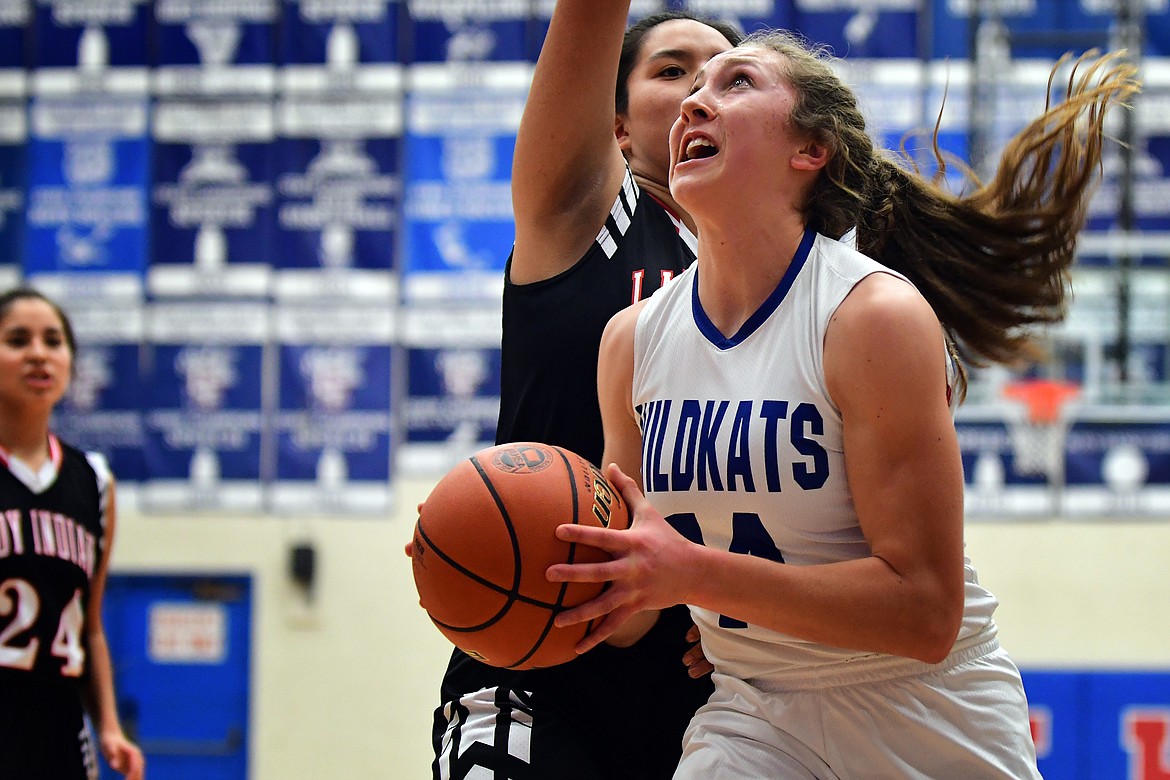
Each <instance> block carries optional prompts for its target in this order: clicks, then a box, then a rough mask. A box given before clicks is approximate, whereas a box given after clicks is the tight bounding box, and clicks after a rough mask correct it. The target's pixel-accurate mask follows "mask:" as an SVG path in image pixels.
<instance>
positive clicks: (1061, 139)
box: [744, 31, 1141, 365]
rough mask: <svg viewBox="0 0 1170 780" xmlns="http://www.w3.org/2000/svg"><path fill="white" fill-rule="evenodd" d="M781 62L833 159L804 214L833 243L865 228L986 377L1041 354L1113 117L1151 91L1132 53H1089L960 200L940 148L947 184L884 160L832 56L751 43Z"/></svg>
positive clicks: (796, 114) (863, 242) (779, 35)
mask: <svg viewBox="0 0 1170 780" xmlns="http://www.w3.org/2000/svg"><path fill="white" fill-rule="evenodd" d="M744 45H752V46H759V47H766V48H770V49H773V50H775V51H777V52H778V53H780V54H781V55H783V57H784V59H785V62H784V63H783V66H782V67H783V68H784V70H785V75H786V77H787V79H788V80H789V82H790V83H791V84H792V85H793V87H794V88H795V90H796V92H797V98H796V103H795V105H794V106H793V108H792V113H791V121H792V122H793V124H794V126H795V127H797V128H798V129H800V130H802V131H804V132H805V133H807V134H808V135H809V136H810V137H811V138H813V139H814V140H816V141H817V142H819V143H823V144H825V145H827V146H828V147H829V149H830V150H831V158H830V161H829V163H828V164H827V166H826V168H825V170H824V171H823V174H822V175H821V176H820V177H819V178H818V180H817V182H816V183H815V185H814V186H813V189H812V192H811V193H810V195H809V198H808V201H807V203H806V204H805V212H806V218H807V221H808V223H809V224H810V225H811V226H812V227H814V228H815V229H816V230H818V231H820V232H822V233H824V234H826V235H830V236H840V235H842V234H844V233H845V232H846V231H848V230H849V229H850V228H854V227H856V229H857V248H858V250H859V251H861V252H863V253H865V254H867V255H869V256H870V257H872V258H874V259H875V260H877V261H878V262H880V263H882V264H883V265H885V266H887V267H888V268H891V269H893V270H895V271H898V272H899V273H901V274H903V275H905V276H906V277H907V278H908V279H910V280H911V281H912V282H913V283H914V284H915V285H916V286H917V287H918V289H919V290H920V291H921V293H922V295H923V296H924V297H925V298H926V299H927V301H929V302H930V305H931V306H932V307H933V308H934V311H935V313H936V315H937V316H938V318H939V320H940V322H941V323H942V324H943V327H944V329H945V331H946V333H947V335H948V337H949V339H950V340H951V342H952V344H953V345H954V346H955V347H956V348H957V351H958V353H959V354H961V355H962V356H963V358H964V359H965V360H967V361H968V362H970V363H972V364H975V365H983V364H987V363H1005V364H1010V363H1014V362H1017V361H1019V360H1021V359H1034V358H1036V357H1037V356H1038V355H1039V352H1038V350H1036V349H1035V347H1034V343H1033V337H1034V331H1035V329H1034V328H1033V327H1032V326H1036V325H1043V324H1049V323H1054V322H1058V321H1059V320H1061V319H1063V317H1064V316H1065V314H1066V312H1067V303H1068V298H1069V288H1070V285H1069V267H1070V266H1071V265H1072V263H1073V261H1074V259H1075V255H1076V251H1075V250H1076V239H1077V234H1078V233H1079V232H1080V230H1081V229H1082V228H1083V227H1084V224H1085V218H1086V212H1087V209H1088V205H1089V199H1090V196H1091V195H1092V192H1093V189H1094V186H1095V184H1096V183H1097V181H1098V180H1099V173H1100V170H1101V156H1102V149H1103V146H1104V143H1105V140H1106V138H1107V136H1106V133H1105V128H1104V123H1105V116H1106V113H1107V111H1108V109H1109V108H1110V107H1111V106H1114V105H1119V104H1120V105H1128V100H1129V99H1130V98H1132V97H1133V96H1134V95H1135V94H1136V93H1138V92H1139V91H1140V89H1141V85H1140V81H1139V80H1138V78H1137V68H1136V67H1135V66H1134V65H1133V64H1132V63H1130V62H1128V61H1126V59H1125V52H1123V51H1116V52H1110V53H1107V54H1105V55H1101V56H1099V55H1098V53H1097V52H1088V53H1086V54H1084V55H1083V56H1081V57H1080V58H1079V59H1077V60H1076V61H1075V62H1074V63H1073V67H1072V68H1071V75H1069V76H1068V81H1067V85H1066V86H1065V88H1064V89H1063V99H1062V100H1061V101H1060V102H1058V103H1056V104H1053V103H1052V102H1051V95H1052V91H1053V83H1054V80H1055V79H1056V76H1057V74H1058V72H1060V71H1061V70H1062V69H1063V68H1065V67H1067V65H1068V62H1069V59H1070V58H1069V57H1068V56H1066V57H1064V58H1062V59H1061V60H1060V61H1059V62H1058V63H1057V64H1056V65H1055V66H1054V67H1053V69H1052V73H1051V75H1050V76H1049V90H1048V93H1049V96H1050V99H1049V102H1048V104H1047V105H1046V107H1045V111H1044V113H1043V114H1041V115H1040V116H1039V117H1038V118H1037V119H1035V120H1034V121H1032V122H1031V123H1030V124H1029V125H1028V126H1027V127H1025V128H1024V129H1023V130H1021V131H1020V132H1019V133H1017V134H1016V135H1015V136H1014V137H1013V138H1012V139H1011V140H1010V141H1009V142H1008V143H1007V145H1006V147H1005V148H1004V150H1003V153H1002V156H1001V157H1000V160H999V164H998V166H997V169H996V172H995V174H994V175H993V176H992V177H991V179H990V181H988V182H987V183H982V182H980V181H979V180H978V178H976V177H975V175H974V173H973V172H971V171H970V169H968V168H963V172H964V173H965V175H966V176H967V177H968V178H969V179H970V184H971V186H970V188H969V191H968V192H966V193H963V194H953V193H952V192H951V191H950V189H949V188H948V187H947V186H946V184H945V182H944V180H943V172H944V171H945V170H946V168H947V161H946V160H945V159H944V156H943V154H942V152H941V151H940V149H939V145H938V128H937V127H936V128H935V131H934V136H933V148H934V156H935V159H936V161H937V163H938V173H937V174H936V175H934V176H932V177H929V178H928V177H926V176H924V175H922V174H920V173H919V172H918V170H917V169H916V168H915V167H913V166H908V165H906V164H905V163H904V162H903V161H899V160H898V159H897V158H896V157H895V156H894V155H893V154H891V153H890V152H887V151H885V150H879V149H877V148H876V147H875V145H874V143H873V141H872V139H871V138H870V136H869V135H868V133H867V132H866V126H865V119H864V117H863V116H862V113H861V111H860V109H859V107H858V103H857V98H856V95H855V94H854V92H853V91H852V90H851V89H850V88H849V87H848V86H846V85H845V84H844V82H843V81H842V79H841V78H840V77H839V76H838V75H837V72H836V70H835V69H834V68H833V66H832V62H833V60H834V58H833V57H832V56H831V55H830V54H829V53H828V52H827V51H826V50H825V49H823V48H822V47H814V46H809V45H808V44H807V43H805V42H804V41H802V40H801V39H800V38H798V37H796V36H795V35H792V34H791V33H787V32H783V31H766V32H762V33H755V34H753V35H750V36H748V38H747V39H746V40H745V41H744Z"/></svg>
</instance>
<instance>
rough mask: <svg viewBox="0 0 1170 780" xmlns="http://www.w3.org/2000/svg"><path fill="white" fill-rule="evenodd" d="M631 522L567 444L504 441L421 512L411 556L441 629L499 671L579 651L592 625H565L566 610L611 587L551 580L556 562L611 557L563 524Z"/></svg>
mask: <svg viewBox="0 0 1170 780" xmlns="http://www.w3.org/2000/svg"><path fill="white" fill-rule="evenodd" d="M565 523H582V524H588V525H595V526H603V527H609V528H617V529H623V530H624V529H626V528H629V526H630V516H629V511H628V509H627V507H626V503H625V501H624V500H623V499H622V497H621V495H620V494H619V493H618V492H617V490H616V489H615V488H614V487H613V485H611V484H610V482H609V480H607V479H606V478H605V477H604V476H603V475H602V474H601V472H600V471H599V470H598V469H597V468H596V467H595V466H593V464H591V463H590V462H589V461H587V460H585V459H584V458H582V457H581V456H579V455H576V454H574V453H572V452H570V451H568V450H566V449H563V448H561V447H554V446H552V445H548V444H539V443H535V442H521V443H516V444H501V445H497V446H495V447H488V448H487V449H485V450H481V451H480V452H478V453H476V454H475V455H473V456H471V457H470V458H468V459H467V460H464V461H461V462H460V463H459V464H458V465H457V466H455V468H453V469H452V470H451V471H450V472H448V474H447V475H446V476H444V477H443V478H442V479H441V480H439V482H438V484H436V485H435V488H434V490H432V491H431V494H430V496H428V497H427V500H426V501H425V502H424V503H423V505H422V508H421V509H420V511H419V519H418V523H417V524H416V526H415V530H414V541H413V551H412V554H411V561H412V565H413V567H414V583H415V587H416V588H417V589H418V595H419V603H420V604H421V605H422V607H423V609H425V610H426V611H427V614H429V615H430V617H431V620H432V621H433V622H434V624H435V625H436V626H438V628H439V630H440V631H441V632H442V633H443V634H444V636H446V637H447V638H448V639H450V640H451V641H452V642H454V643H455V645H456V646H457V647H459V648H460V649H462V650H463V651H464V652H466V653H468V654H469V655H471V656H472V657H474V658H478V659H479V660H481V661H483V662H484V663H487V664H491V665H492V666H499V667H505V668H508V669H532V668H536V667H543V666H555V665H557V664H561V663H565V662H566V661H570V660H572V659H573V658H575V657H576V652H575V651H574V649H573V648H574V646H575V645H576V644H577V643H578V642H579V641H580V640H581V639H582V638H583V637H584V636H585V635H586V634H587V633H589V631H590V630H592V627H593V623H588V624H579V625H575V626H568V627H566V628H557V627H556V626H554V625H553V618H554V617H556V615H557V613H559V612H561V611H563V610H565V609H568V608H569V607H574V606H576V605H578V604H581V603H584V602H586V601H589V600H590V599H592V598H594V597H596V596H597V595H598V594H599V593H601V591H602V590H603V589H604V587H605V586H604V583H593V582H549V581H548V579H547V578H546V577H545V571H546V570H547V569H548V567H549V566H551V565H553V564H554V563H582V562H584V563H589V562H594V561H602V560H606V559H607V558H608V554H607V553H605V552H604V551H602V550H598V549H597V548H595V547H588V546H585V545H579V544H571V543H569V542H563V541H561V540H560V539H558V538H557V537H556V534H555V530H556V527H557V526H558V525H563V524H565Z"/></svg>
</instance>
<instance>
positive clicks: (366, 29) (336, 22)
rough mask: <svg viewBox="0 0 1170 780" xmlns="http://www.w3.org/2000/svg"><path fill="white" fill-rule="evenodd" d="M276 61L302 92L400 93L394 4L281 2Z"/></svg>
mask: <svg viewBox="0 0 1170 780" xmlns="http://www.w3.org/2000/svg"><path fill="white" fill-rule="evenodd" d="M283 5H284V12H283V17H282V19H281V33H280V41H279V57H278V59H279V62H280V66H281V71H282V73H283V76H284V78H288V79H290V80H291V81H292V82H294V83H295V84H296V85H297V86H300V87H301V88H307V87H313V88H316V89H319V90H320V89H330V90H331V89H341V90H355V89H356V90H365V89H387V88H390V89H394V90H397V89H400V88H401V66H400V64H401V62H402V57H401V54H400V52H399V41H400V36H401V30H402V24H401V22H400V15H401V14H402V13H404V11H403V7H402V5H401V3H400V2H399V0H361V2H354V0H283Z"/></svg>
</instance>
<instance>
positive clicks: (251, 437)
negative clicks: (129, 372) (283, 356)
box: [140, 302, 270, 512]
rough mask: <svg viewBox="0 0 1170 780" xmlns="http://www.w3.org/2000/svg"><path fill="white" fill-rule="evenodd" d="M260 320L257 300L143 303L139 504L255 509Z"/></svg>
mask: <svg viewBox="0 0 1170 780" xmlns="http://www.w3.org/2000/svg"><path fill="white" fill-rule="evenodd" d="M269 317H270V312H269V305H268V304H260V303H243V302H239V303H232V302H227V303H225V302H217V303H206V302H204V303H155V304H152V305H151V307H150V308H149V309H148V312H147V329H146V339H147V363H146V365H147V370H146V380H145V386H146V389H147V392H148V393H149V395H148V397H149V399H150V408H149V409H148V410H147V411H146V459H147V473H148V481H147V482H146V483H145V484H144V485H143V487H142V490H141V492H140V501H141V503H142V505H143V508H144V509H146V510H148V511H174V510H209V511H210V510H224V511H232V512H256V511H260V510H261V509H262V505H263V489H262V486H261V480H262V477H263V476H264V473H263V468H262V464H263V450H264V448H263V446H262V444H263V438H264V437H263V434H264V425H263V410H264V404H263V399H264V397H265V392H264V389H265V387H266V385H267V384H268V383H267V382H265V381H264V380H265V375H264V374H265V372H264V362H265V361H264V354H265V349H266V345H267V344H268V343H269V335H270V334H269V330H270V326H269Z"/></svg>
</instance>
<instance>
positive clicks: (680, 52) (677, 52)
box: [646, 49, 695, 62]
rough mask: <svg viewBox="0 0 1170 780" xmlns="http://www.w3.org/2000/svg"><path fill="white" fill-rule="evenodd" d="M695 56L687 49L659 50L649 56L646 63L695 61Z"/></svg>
mask: <svg viewBox="0 0 1170 780" xmlns="http://www.w3.org/2000/svg"><path fill="white" fill-rule="evenodd" d="M694 56H695V55H694V54H693V53H692V52H689V51H687V50H686V49H658V50H657V51H655V52H653V53H651V54H649V55H647V57H646V62H654V61H655V60H685V59H693V58H694Z"/></svg>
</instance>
